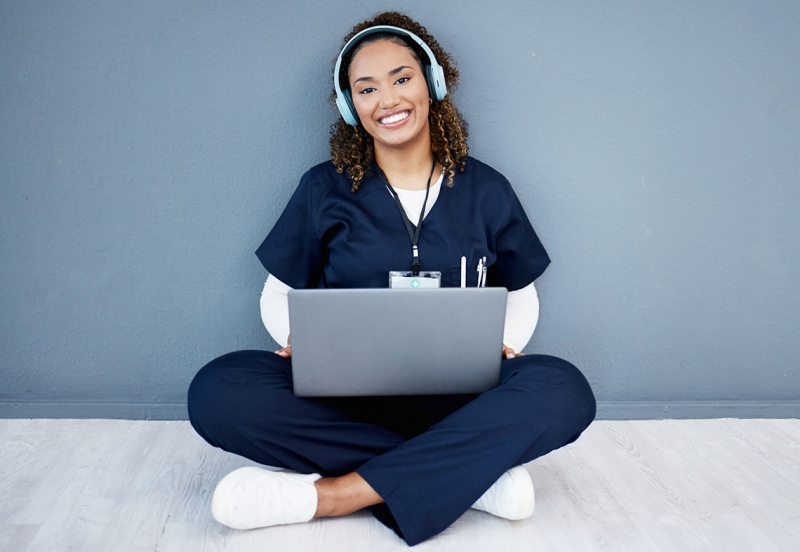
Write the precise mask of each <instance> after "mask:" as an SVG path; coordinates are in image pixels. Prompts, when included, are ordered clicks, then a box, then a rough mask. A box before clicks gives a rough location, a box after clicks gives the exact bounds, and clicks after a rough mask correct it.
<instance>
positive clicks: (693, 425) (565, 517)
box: [0, 418, 800, 552]
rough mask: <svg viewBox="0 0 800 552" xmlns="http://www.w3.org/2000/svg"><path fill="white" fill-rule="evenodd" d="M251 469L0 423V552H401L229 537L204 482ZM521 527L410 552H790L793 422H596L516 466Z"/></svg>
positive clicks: (172, 427)
mask: <svg viewBox="0 0 800 552" xmlns="http://www.w3.org/2000/svg"><path fill="white" fill-rule="evenodd" d="M245 465H254V464H253V463H252V462H250V461H248V460H245V459H243V458H241V457H237V456H235V455H232V454H229V453H226V452H223V451H220V450H219V449H215V448H213V447H211V446H210V445H208V444H206V442H205V441H203V440H202V439H201V438H200V437H199V436H198V435H197V434H195V433H194V431H193V429H192V428H191V426H190V425H189V423H188V422H174V421H173V422H163V421H127V420H49V419H34V420H0V550H3V551H5V550H9V551H14V552H17V551H20V552H22V551H31V552H32V551H43V552H44V551H46V552H57V551H62V550H63V551H67V550H72V551H83V552H90V551H102V552H116V551H128V550H143V551H144V550H146V551H153V550H158V551H178V550H182V551H187V552H200V551H205V550H214V551H217V550H231V551H249V550H253V551H256V550H257V551H259V552H262V551H270V552H278V551H282V550H287V551H288V550H313V551H316V550H330V551H336V552H339V551H389V550H404V549H407V548H408V547H407V546H406V544H405V543H404V542H403V541H402V540H400V539H399V538H398V537H397V536H395V535H394V533H392V532H391V531H389V530H388V529H387V528H385V527H384V526H383V525H381V524H380V523H378V521H377V520H375V519H374V518H372V516H371V515H369V514H367V513H364V512H358V513H356V514H352V515H350V516H347V517H344V518H327V519H321V520H314V521H312V522H310V523H305V524H297V525H289V526H278V527H270V528H266V529H258V530H253V531H236V530H232V529H228V528H226V527H224V526H222V525H220V524H218V523H217V522H216V521H214V519H213V518H212V517H211V512H210V500H211V495H212V493H213V491H214V486H215V485H216V483H217V481H218V480H219V479H220V478H221V477H223V476H224V475H225V474H226V473H228V472H229V471H231V470H233V469H236V468H238V467H241V466H245ZM527 468H528V469H529V470H530V473H531V475H532V478H533V481H534V485H535V487H536V511H535V513H534V515H533V517H531V518H529V519H527V520H522V521H518V522H511V521H507V520H503V519H500V518H496V517H494V516H491V515H489V514H486V513H483V512H478V511H475V510H470V511H468V512H467V513H466V514H464V515H463V516H462V517H461V518H460V519H459V520H457V521H456V523H455V524H453V525H452V526H451V527H450V528H449V529H447V530H446V531H445V532H444V533H442V534H440V535H438V536H436V537H434V538H432V539H430V540H428V541H426V542H424V543H422V544H420V545H418V546H416V547H415V548H414V549H415V550H420V551H433V550H436V551H440V550H448V551H449V550H453V551H459V552H462V551H470V550H476V551H492V552H500V551H506V550H507V551H517V550H520V551H559V550H576V551H590V550H609V551H617V550H633V551H637V552H638V551H645V550H659V551H660V550H679V551H684V550H714V551H716V550H737V551H738V550H742V551H751V550H752V551H773V550H787V551H788V550H791V551H793V552H794V551H797V550H800V420H796V419H786V420H763V419H761V420H740V419H729V418H727V419H712V420H650V421H598V422H595V423H594V424H592V425H591V426H590V427H589V429H588V430H587V431H586V432H585V433H584V434H583V435H582V436H581V438H580V439H579V440H578V441H577V442H575V443H573V444H571V445H568V446H567V447H565V448H562V449H560V450H557V451H554V452H552V453H550V454H549V455H547V456H544V457H542V458H539V459H537V460H535V461H533V462H531V463H529V464H527Z"/></svg>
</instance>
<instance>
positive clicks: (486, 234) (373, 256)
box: [256, 157, 550, 291]
mask: <svg viewBox="0 0 800 552" xmlns="http://www.w3.org/2000/svg"><path fill="white" fill-rule="evenodd" d="M446 177H447V175H445V179H446ZM418 216H419V215H417V217H416V218H418ZM412 220H413V219H412ZM423 230H424V231H423V232H421V233H420V238H419V250H420V256H421V258H422V263H423V264H422V267H421V268H422V270H426V271H440V272H441V273H442V286H443V287H458V286H459V285H460V281H461V257H462V255H463V256H466V257H467V285H471V286H475V285H476V284H477V277H478V276H477V271H476V270H475V269H476V268H477V265H478V260H479V259H480V258H481V257H484V256H485V257H486V259H487V266H488V269H487V285H488V286H503V287H506V288H507V289H508V290H509V291H514V290H517V289H521V288H523V287H525V286H526V285H528V284H530V283H531V282H533V281H534V280H535V279H536V278H538V277H539V276H540V275H541V274H542V273H543V272H544V270H545V269H546V268H547V266H548V264H549V263H550V258H549V257H548V255H547V252H546V251H545V249H544V247H543V245H542V244H541V242H540V241H539V238H538V237H537V235H536V232H535V231H534V229H533V227H532V226H531V223H530V221H529V220H528V217H527V215H526V214H525V212H524V210H523V208H522V205H521V204H520V202H519V200H518V198H517V196H516V194H515V193H514V191H513V189H512V188H511V185H510V183H509V182H508V180H507V179H506V178H505V177H504V176H503V175H502V174H500V173H499V172H498V171H496V170H495V169H493V168H491V167H490V166H488V165H486V164H485V163H482V162H480V161H478V160H477V159H474V158H472V157H468V158H467V163H466V168H465V171H464V172H463V173H461V172H458V170H456V171H455V176H454V179H453V186H452V187H448V186H447V185H446V184H445V183H444V182H443V183H442V184H441V189H440V190H439V197H438V198H437V200H436V202H435V203H434V204H433V206H432V207H431V209H430V211H429V212H428V214H427V216H426V217H425V219H424V226H423ZM408 240H409V238H408V231H407V229H406V226H405V223H404V221H403V219H402V216H401V215H400V212H399V211H398V208H397V204H396V203H395V200H394V199H393V198H392V196H391V194H390V193H389V191H388V190H387V189H386V185H385V183H384V182H383V180H381V178H380V177H379V176H378V174H377V172H375V171H374V170H373V173H372V175H370V176H368V177H365V179H364V180H363V182H362V183H361V186H360V187H359V189H358V190H357V191H356V192H355V193H351V192H350V180H349V179H348V178H347V176H346V175H345V174H339V173H337V172H336V168H335V166H334V165H333V163H332V162H331V161H326V162H324V163H320V164H319V165H316V166H314V167H312V168H311V169H309V170H308V171H307V172H306V173H305V174H304V175H303V177H302V178H301V179H300V184H299V186H298V187H297V189H296V190H295V192H294V194H293V195H292V197H291V199H290V200H289V204H288V205H287V206H286V209H285V210H284V211H283V213H282V214H281V216H280V217H279V219H278V221H277V222H276V223H275V226H274V227H273V228H272V230H271V231H270V232H269V234H268V235H267V237H266V238H265V239H264V241H263V242H262V243H261V245H260V246H259V247H258V249H257V250H256V255H257V256H258V258H259V260H260V261H261V263H262V264H263V265H264V267H265V268H266V269H267V270H268V271H269V272H270V274H274V275H275V277H276V278H278V279H279V280H281V281H282V282H284V283H286V284H287V285H289V286H290V287H292V288H295V289H304V288H385V287H388V279H387V274H388V273H389V271H392V270H408V269H409V265H410V259H409V257H410V255H409V241H408Z"/></svg>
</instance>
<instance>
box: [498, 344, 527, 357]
mask: <svg viewBox="0 0 800 552" xmlns="http://www.w3.org/2000/svg"><path fill="white" fill-rule="evenodd" d="M515 356H525V354H524V353H515V352H514V349H512V348H511V347H506V344H505V343H503V358H514V357H515Z"/></svg>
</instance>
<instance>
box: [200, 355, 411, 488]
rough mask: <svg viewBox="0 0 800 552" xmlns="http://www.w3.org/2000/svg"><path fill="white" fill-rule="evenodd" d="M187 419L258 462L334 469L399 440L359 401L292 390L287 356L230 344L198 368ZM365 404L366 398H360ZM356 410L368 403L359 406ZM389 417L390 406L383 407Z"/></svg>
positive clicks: (340, 470) (210, 438) (212, 439)
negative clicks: (368, 418)
mask: <svg viewBox="0 0 800 552" xmlns="http://www.w3.org/2000/svg"><path fill="white" fill-rule="evenodd" d="M187 399H188V400H187V406H188V411H189V421H190V422H191V424H192V427H194V429H195V431H197V433H198V434H200V436H201V437H203V439H205V440H206V441H207V442H208V443H210V444H211V445H213V446H215V447H219V448H221V449H223V450H226V451H228V452H232V453H234V454H238V455H240V456H244V457H245V458H249V459H250V460H253V461H255V462H258V463H260V464H265V465H270V466H276V467H284V468H289V469H293V470H295V471H298V472H302V473H320V474H322V475H323V476H338V475H344V474H346V473H350V472H352V471H353V470H354V469H355V468H356V467H358V466H360V465H361V464H363V463H364V462H366V461H367V460H369V459H371V458H373V457H375V456H376V455H379V454H382V453H383V452H385V451H387V450H389V449H392V448H394V447H395V446H397V445H398V444H400V443H402V442H404V441H405V439H404V438H403V437H402V436H400V435H399V434H397V433H395V432H394V431H391V430H390V429H387V428H386V427H383V426H381V425H377V424H370V423H366V422H364V421H360V420H359V419H358V416H357V414H358V413H359V409H358V408H355V407H354V408H352V410H353V412H348V411H347V409H346V408H345V407H346V406H347V404H348V403H351V404H353V405H356V406H357V404H356V403H358V401H346V400H339V401H338V407H337V406H335V405H336V403H337V401H334V400H323V399H318V398H312V397H296V396H294V393H293V392H292V376H291V362H290V360H288V359H284V358H282V357H281V356H279V355H276V354H275V353H273V352H270V351H257V350H247V351H236V352H232V353H228V354H225V355H222V356H221V357H218V358H216V359H214V360H212V361H211V362H209V363H208V364H206V365H205V366H203V368H201V369H200V371H199V372H198V373H197V374H196V375H195V377H194V379H193V380H192V382H191V384H190V386H189V391H188V397H187ZM367 406H368V407H369V406H371V405H367ZM361 410H367V408H362V409H361ZM384 413H385V417H386V418H390V417H391V416H390V415H391V413H392V412H391V410H388V411H387V410H385V411H384Z"/></svg>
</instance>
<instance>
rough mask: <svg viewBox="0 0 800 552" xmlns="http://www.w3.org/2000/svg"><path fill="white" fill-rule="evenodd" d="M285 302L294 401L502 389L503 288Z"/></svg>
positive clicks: (296, 296)
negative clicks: (315, 398)
mask: <svg viewBox="0 0 800 552" xmlns="http://www.w3.org/2000/svg"><path fill="white" fill-rule="evenodd" d="M288 295H289V324H290V328H291V338H292V373H293V379H294V394H295V395H297V396H307V397H311V396H360V395H430V394H458V393H480V392H483V391H486V390H487V389H491V388H492V387H495V386H496V385H497V384H498V383H499V381H500V363H501V360H502V349H503V329H504V323H505V312H506V298H507V295H508V291H507V290H506V289H505V288H500V287H492V288H441V289H386V288H382V289H312V290H300V289H298V290H290V291H289V294H288Z"/></svg>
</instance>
